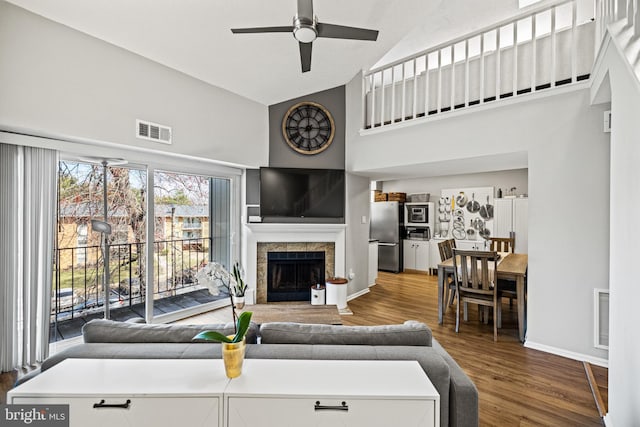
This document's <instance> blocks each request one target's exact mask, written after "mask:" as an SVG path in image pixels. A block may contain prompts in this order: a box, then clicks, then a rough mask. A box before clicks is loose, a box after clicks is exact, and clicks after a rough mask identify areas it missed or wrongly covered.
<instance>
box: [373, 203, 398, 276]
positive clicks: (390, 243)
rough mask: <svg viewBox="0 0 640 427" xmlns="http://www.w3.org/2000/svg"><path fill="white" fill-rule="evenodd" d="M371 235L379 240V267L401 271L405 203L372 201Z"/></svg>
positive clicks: (395, 271)
mask: <svg viewBox="0 0 640 427" xmlns="http://www.w3.org/2000/svg"><path fill="white" fill-rule="evenodd" d="M369 235H370V238H371V239H376V240H377V241H378V269H379V270H386V271H392V272H394V273H399V272H401V271H402V238H403V237H404V205H403V204H402V203H400V202H375V203H372V204H371V228H370V232H369Z"/></svg>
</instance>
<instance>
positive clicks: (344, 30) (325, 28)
mask: <svg viewBox="0 0 640 427" xmlns="http://www.w3.org/2000/svg"><path fill="white" fill-rule="evenodd" d="M316 28H317V29H318V37H324V38H330V39H352V40H369V41H376V40H377V39H378V31H376V30H367V29H366V28H356V27H345V26H343V25H334V24H322V23H320V22H318V24H317V26H316Z"/></svg>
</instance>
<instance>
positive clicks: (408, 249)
mask: <svg viewBox="0 0 640 427" xmlns="http://www.w3.org/2000/svg"><path fill="white" fill-rule="evenodd" d="M403 242H404V243H403V245H404V247H403V250H404V269H405V270H415V271H424V272H428V271H429V255H430V254H429V246H430V245H429V241H428V240H408V239H407V240H403Z"/></svg>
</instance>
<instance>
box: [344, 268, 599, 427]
mask: <svg viewBox="0 0 640 427" xmlns="http://www.w3.org/2000/svg"><path fill="white" fill-rule="evenodd" d="M437 287H438V285H437V278H436V276H426V275H421V274H411V273H402V274H391V273H380V275H379V276H378V280H377V285H376V286H373V287H371V288H370V290H371V292H370V293H368V294H366V295H363V296H361V297H359V298H356V299H354V300H352V301H349V308H350V309H351V310H352V311H353V313H354V314H353V316H342V320H343V323H344V324H345V325H380V324H388V323H402V322H404V321H405V320H419V321H422V322H425V323H426V324H428V325H429V327H430V328H431V329H432V331H433V336H434V337H435V338H436V339H437V340H438V341H439V342H440V343H441V344H442V346H443V347H444V348H445V349H446V350H447V351H448V352H449V354H450V355H451V356H452V357H453V358H454V359H455V360H456V361H457V362H458V364H459V365H460V366H461V367H462V369H463V370H464V371H465V372H466V373H467V375H469V377H470V378H471V379H472V380H473V382H474V383H475V384H476V386H477V387H478V391H479V397H480V398H479V401H480V424H481V425H483V426H602V422H601V419H600V417H599V415H598V411H597V408H596V404H595V401H594V399H593V396H592V394H591V390H590V388H589V383H588V381H587V377H586V374H585V371H584V367H583V365H582V363H581V362H578V361H575V360H571V359H566V358H563V357H559V356H554V355H551V354H548V353H544V352H540V351H537V350H532V349H528V348H525V347H524V346H523V345H522V344H521V343H520V342H519V341H518V329H517V311H516V306H515V301H514V305H513V307H512V308H510V307H509V302H508V300H507V299H505V300H504V302H503V309H502V311H503V327H502V329H499V330H498V342H494V341H493V326H492V325H491V324H488V325H485V324H482V323H480V322H478V321H477V318H478V317H477V310H475V309H474V308H473V307H470V314H469V322H468V323H464V322H461V325H460V333H459V334H456V333H455V330H454V328H455V305H454V306H451V307H449V308H448V309H447V311H446V313H445V318H444V324H443V325H438V307H437V306H438V304H437ZM593 370H594V375H595V376H596V380H597V382H598V386H599V387H600V390H601V393H603V398H604V399H605V402H606V398H607V395H606V384H607V369H604V368H599V367H593Z"/></svg>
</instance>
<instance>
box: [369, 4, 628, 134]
mask: <svg viewBox="0 0 640 427" xmlns="http://www.w3.org/2000/svg"><path fill="white" fill-rule="evenodd" d="M596 1H597V3H596V8H595V10H594V11H592V12H595V15H596V18H597V21H596V22H595V23H592V22H590V21H591V20H588V19H589V17H588V16H586V17H585V22H578V7H579V5H578V4H577V0H566V1H559V2H557V3H555V4H551V5H544V6H540V7H538V8H535V9H532V10H529V11H528V12H526V13H523V14H521V15H519V16H517V17H515V18H512V19H509V20H505V21H503V22H500V23H497V24H495V25H493V26H491V27H488V28H485V29H482V30H480V31H476V32H474V33H472V34H469V35H467V36H464V37H460V38H458V39H455V40H452V41H449V42H446V43H443V44H441V45H438V46H435V47H433V48H430V49H425V50H424V51H421V52H419V53H417V54H415V55H412V56H410V57H406V58H402V59H400V60H397V61H395V62H393V63H391V64H388V65H385V66H382V67H379V68H377V69H374V70H371V71H369V72H367V73H365V74H364V76H363V79H364V81H365V83H364V84H363V90H364V96H365V101H364V102H363V105H364V107H365V108H366V109H368V111H367V112H366V113H365V115H364V117H365V118H366V121H365V127H367V128H378V127H381V128H384V127H386V126H389V125H394V124H396V123H402V122H411V121H418V120H421V119H427V118H428V117H429V111H432V112H434V113H435V114H442V113H444V112H453V111H454V110H456V103H457V104H458V105H459V106H461V107H464V108H467V107H470V106H475V105H476V104H479V105H483V104H486V103H487V102H485V100H488V99H491V100H494V99H495V101H496V102H499V101H500V99H501V98H504V97H507V96H509V95H511V96H512V97H517V96H519V95H518V91H519V90H520V91H521V93H527V92H531V93H535V92H538V91H539V90H540V89H536V88H540V87H552V88H553V87H555V86H557V85H559V84H563V85H564V84H572V83H576V82H577V81H578V78H579V77H582V76H583V75H586V74H588V73H589V72H590V71H591V64H590V63H589V61H590V60H591V59H592V55H593V52H578V49H580V48H581V49H583V50H584V46H585V43H584V40H582V43H581V39H580V38H581V37H583V36H586V37H589V34H588V33H586V31H597V32H598V33H599V34H597V36H600V34H604V32H605V31H606V22H609V21H611V20H612V19H613V17H614V16H615V13H622V14H623V15H624V17H625V18H626V19H628V20H629V22H631V23H633V24H634V29H636V28H637V27H638V25H635V24H636V23H637V22H640V11H639V10H638V7H637V3H638V0H596ZM587 12H590V11H587ZM559 14H560V15H559ZM569 14H570V15H569ZM582 15H587V14H585V13H582ZM559 18H560V19H559ZM580 19H582V17H581V18H580ZM587 20H588V21H587ZM598 21H600V22H598ZM602 21H606V22H605V23H604V24H603V23H602ZM582 25H585V26H588V28H586V29H585V28H584V27H582ZM601 25H603V26H601ZM529 27H530V31H529ZM510 40H511V41H510ZM597 40H598V41H599V40H600V39H599V38H597ZM596 43H598V42H596ZM529 50H530V51H531V52H530V54H529ZM456 52H458V54H457V55H456ZM585 56H586V59H583V58H584V57H585ZM423 58H424V59H423ZM447 58H448V59H447ZM456 58H457V59H458V65H459V66H458V67H456ZM509 60H512V61H513V64H509ZM423 61H424V69H423ZM462 61H464V63H462ZM583 68H584V69H583ZM494 83H495V88H493V87H492V85H493V84H494ZM421 85H424V89H418V88H419V87H421ZM407 86H409V87H407ZM509 86H510V87H509ZM421 97H424V99H421ZM423 105H424V114H422V108H423ZM378 110H379V111H378Z"/></svg>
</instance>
